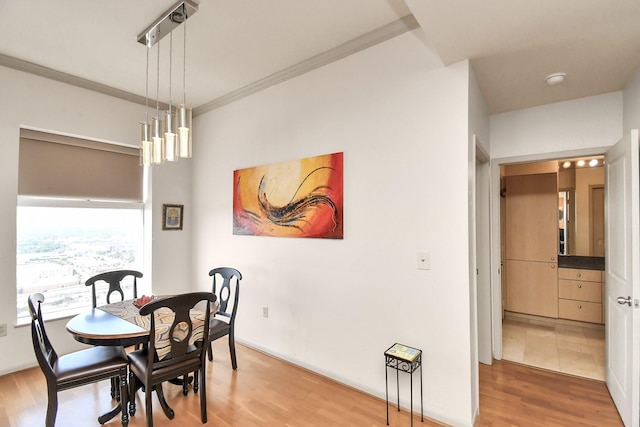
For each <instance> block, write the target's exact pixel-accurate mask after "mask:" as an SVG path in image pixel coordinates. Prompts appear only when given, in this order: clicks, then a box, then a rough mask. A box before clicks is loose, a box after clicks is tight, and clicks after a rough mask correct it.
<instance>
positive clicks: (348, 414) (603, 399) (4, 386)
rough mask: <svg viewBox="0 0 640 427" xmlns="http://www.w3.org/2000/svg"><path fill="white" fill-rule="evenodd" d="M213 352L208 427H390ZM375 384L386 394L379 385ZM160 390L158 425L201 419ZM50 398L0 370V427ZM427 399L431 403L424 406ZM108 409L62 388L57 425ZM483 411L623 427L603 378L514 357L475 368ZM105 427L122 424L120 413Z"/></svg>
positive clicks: (366, 401) (519, 420)
mask: <svg viewBox="0 0 640 427" xmlns="http://www.w3.org/2000/svg"><path fill="white" fill-rule="evenodd" d="M214 350H215V356H214V363H209V364H208V368H207V369H208V387H207V409H208V417H209V422H208V424H207V425H209V426H217V427H226V426H239V427H254V426H269V427H272V426H301V427H333V426H345V427H346V426H380V427H382V426H386V412H385V402H384V400H380V399H378V398H376V397H372V396H370V395H367V394H365V393H362V392H359V391H357V390H354V389H352V388H350V387H346V386H344V385H342V384H339V383H336V382H334V381H332V380H329V379H327V378H325V377H322V376H320V375H317V374H314V373H312V372H309V371H307V370H304V369H301V368H298V367H296V366H293V365H291V364H289V363H287V362H284V361H282V360H279V359H276V358H273V357H271V356H268V355H265V354H263V353H261V352H258V351H255V350H253V349H250V348H248V347H245V346H242V345H237V352H238V370H237V371H235V372H234V371H233V370H232V369H231V364H230V361H229V354H228V349H227V346H226V340H218V341H217V342H216V343H215V344H214ZM381 363H382V362H381ZM381 366H382V365H381ZM381 369H382V368H381ZM380 387H381V390H383V387H384V385H383V384H381V386H380ZM164 389H165V396H166V398H167V400H168V402H169V404H170V405H171V406H172V407H173V409H174V410H175V412H176V416H175V418H174V420H173V421H171V420H169V419H167V418H166V417H165V416H164V414H163V413H162V411H161V410H160V408H159V405H158V402H157V400H155V401H154V425H155V426H156V427H169V426H171V427H176V426H180V427H182V426H199V425H202V424H201V423H200V410H199V400H198V397H197V396H195V395H194V394H193V391H190V393H189V395H188V396H186V397H185V396H183V395H182V391H181V387H178V386H173V385H165V387H164ZM136 399H137V405H138V412H137V413H136V415H135V416H134V417H132V418H131V420H130V423H129V425H130V426H132V427H138V426H144V425H145V416H144V397H143V394H142V392H138V395H137V396H136ZM46 404H47V393H46V385H45V381H44V376H43V375H42V373H41V372H40V370H39V368H32V369H26V370H24V371H20V372H16V373H12V374H8V375H4V376H0V427H34V426H42V425H44V418H45V411H46ZM424 404H425V409H426V408H428V406H429V402H427V401H425V402H424ZM110 405H111V397H110V395H109V383H108V382H101V383H98V384H96V385H90V386H84V387H81V388H78V389H74V390H67V391H63V392H61V393H60V394H59V408H58V417H57V423H56V425H57V426H58V427H87V426H89V427H90V426H98V425H99V424H98V422H97V420H96V417H97V416H98V415H99V414H100V413H102V412H105V411H106V410H107V409H109V408H110ZM415 409H416V408H415V407H414V410H415ZM418 410H419V408H418ZM389 412H390V425H391V426H409V425H410V419H409V414H408V413H407V411H406V410H404V409H403V410H402V411H401V412H398V411H397V410H395V408H393V407H390V411H389ZM480 412H481V414H480V417H479V419H478V421H477V423H476V426H479V427H485V426H486V427H488V426H492V427H493V426H554V427H555V426H572V427H573V426H599V427H602V426H621V425H622V423H621V421H620V418H619V417H618V414H617V412H616V410H615V407H614V405H613V403H612V401H611V398H610V397H609V394H608V392H607V389H606V387H605V385H604V383H602V382H600V381H593V380H589V379H584V378H577V377H571V376H566V375H561V374H557V373H552V372H548V371H543V370H539V369H534V368H529V367H526V366H523V365H518V364H516V363H511V362H500V361H497V362H496V363H495V364H494V365H492V366H487V365H480ZM105 425H108V426H119V425H120V419H119V418H116V419H113V420H111V421H110V422H109V423H107V424H105ZM414 425H415V426H439V425H441V424H438V423H436V422H433V421H431V420H428V419H426V418H425V422H424V423H420V418H419V415H415V418H414Z"/></svg>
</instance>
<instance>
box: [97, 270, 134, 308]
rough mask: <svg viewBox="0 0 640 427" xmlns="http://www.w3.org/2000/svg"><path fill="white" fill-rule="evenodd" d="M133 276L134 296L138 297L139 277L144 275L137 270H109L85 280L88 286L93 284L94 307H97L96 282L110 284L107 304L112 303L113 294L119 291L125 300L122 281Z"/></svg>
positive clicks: (121, 298) (121, 297)
mask: <svg viewBox="0 0 640 427" xmlns="http://www.w3.org/2000/svg"><path fill="white" fill-rule="evenodd" d="M129 276H132V277H133V296H132V298H138V279H139V278H141V277H142V273H141V272H139V271H135V270H114V271H107V272H106V273H101V274H97V275H95V276H93V277H91V278H89V279H87V281H86V282H85V285H86V286H91V302H92V303H93V307H94V308H95V307H96V305H97V304H96V302H97V301H96V282H99V281H103V282H107V283H108V284H109V290H108V291H107V302H106V303H107V304H111V294H113V293H114V292H117V293H118V294H120V300H121V301H122V300H124V299H125V298H124V292H123V290H122V281H123V280H124V279H125V278H127V277H129Z"/></svg>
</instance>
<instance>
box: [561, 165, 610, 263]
mask: <svg viewBox="0 0 640 427" xmlns="http://www.w3.org/2000/svg"><path fill="white" fill-rule="evenodd" d="M603 161H604V159H603V157H602V156H596V157H589V158H579V159H564V160H560V161H559V163H558V166H559V167H558V253H559V254H560V255H581V256H595V257H603V256H604V167H603Z"/></svg>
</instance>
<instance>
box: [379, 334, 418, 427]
mask: <svg viewBox="0 0 640 427" xmlns="http://www.w3.org/2000/svg"><path fill="white" fill-rule="evenodd" d="M384 358H385V368H384V371H385V372H384V379H385V391H386V399H387V425H389V375H388V372H389V368H393V369H395V370H396V387H397V393H398V412H399V411H400V381H399V380H400V371H402V372H407V373H408V374H409V377H410V383H411V409H410V411H411V412H410V416H411V426H412V427H413V373H414V372H415V371H416V370H417V369H418V368H420V421H421V422H424V407H423V401H422V350H419V349H417V348H413V347H409V346H406V345H403V344H398V343H396V344H394V345H392V346H391V347H389V348H388V349H387V351H385V352H384Z"/></svg>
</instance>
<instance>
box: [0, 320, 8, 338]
mask: <svg viewBox="0 0 640 427" xmlns="http://www.w3.org/2000/svg"><path fill="white" fill-rule="evenodd" d="M6 336H7V324H6V323H3V324H2V325H0V337H6Z"/></svg>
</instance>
